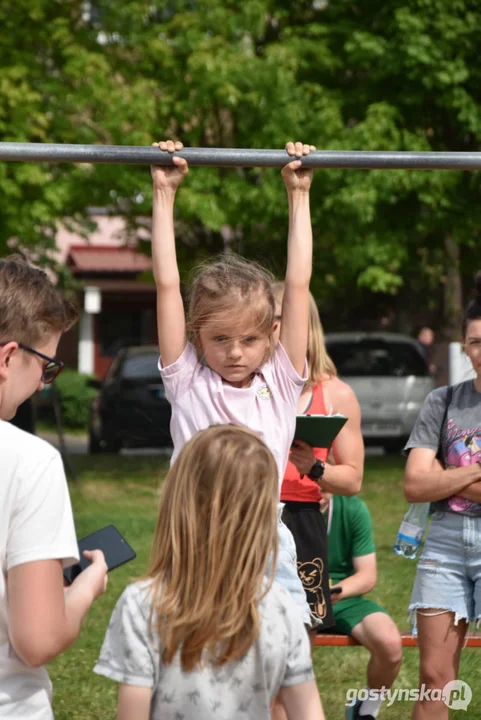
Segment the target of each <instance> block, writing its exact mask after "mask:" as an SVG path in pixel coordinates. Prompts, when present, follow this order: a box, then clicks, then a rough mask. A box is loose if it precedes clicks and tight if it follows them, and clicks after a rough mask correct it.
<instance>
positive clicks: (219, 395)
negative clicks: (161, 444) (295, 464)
mask: <svg viewBox="0 0 481 720" xmlns="http://www.w3.org/2000/svg"><path fill="white" fill-rule="evenodd" d="M159 368H160V372H161V375H162V380H163V382H164V388H165V395H166V397H167V399H168V401H169V402H170V404H171V405H172V420H171V423H170V431H171V435H172V440H173V443H174V453H173V455H172V459H171V463H173V462H174V460H175V458H176V457H177V455H178V454H179V452H180V451H181V450H182V448H183V446H184V445H185V443H186V442H188V441H189V440H190V439H191V438H192V437H193V436H194V435H195V434H196V433H197V432H199V430H204V429H205V428H207V427H210V426H211V425H222V424H229V423H231V424H233V425H244V426H245V427H248V428H249V430H251V431H252V432H254V433H256V434H257V435H258V436H259V437H260V438H261V439H262V440H263V441H264V442H265V444H266V445H267V447H268V448H269V450H270V451H271V452H272V454H273V455H274V458H275V461H276V463H277V469H278V471H279V496H280V488H281V484H282V480H283V478H284V472H285V469H286V465H287V459H288V456H289V449H290V447H291V444H292V441H293V439H294V432H295V426H296V406H297V401H298V399H299V396H300V394H301V393H302V390H303V388H304V384H305V382H306V380H307V363H306V366H305V368H304V374H305V375H306V377H303V378H301V377H300V376H299V375H298V374H297V372H296V371H295V369H294V367H293V365H292V363H291V361H290V359H289V357H288V355H287V353H286V351H285V350H284V348H283V347H282V345H281V343H280V342H279V343H277V346H276V349H275V351H274V353H273V355H272V357H271V358H270V359H269V360H268V361H267V362H266V363H265V364H264V365H262V367H261V368H259V370H258V372H257V373H256V374H255V375H254V377H253V379H252V382H251V384H250V385H249V387H246V388H237V387H233V386H232V385H230V384H229V383H226V382H224V380H223V379H222V377H221V376H220V375H219V374H218V373H216V372H214V371H213V370H211V369H210V368H209V367H207V366H205V365H203V364H202V363H200V362H199V360H198V358H197V353H196V351H195V348H194V346H193V345H192V344H191V343H189V342H188V343H187V344H186V346H185V348H184V351H183V353H182V355H181V356H180V357H179V358H178V359H177V360H176V361H175V362H174V363H172V365H168V366H167V367H162V365H161V363H159Z"/></svg>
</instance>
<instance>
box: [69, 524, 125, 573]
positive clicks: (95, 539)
mask: <svg viewBox="0 0 481 720" xmlns="http://www.w3.org/2000/svg"><path fill="white" fill-rule="evenodd" d="M84 550H102V552H103V554H104V555H105V562H106V563H107V567H108V569H109V571H110V570H114V569H115V568H117V567H119V566H120V565H124V564H125V563H128V562H130V561H131V560H133V559H134V558H135V557H137V554H136V552H135V550H134V549H133V548H132V547H130V545H129V543H128V542H127V540H126V539H125V538H124V537H123V536H122V535H121V534H120V533H119V531H118V530H117V528H116V527H115V526H114V525H107V526H106V527H104V528H102V529H101V530H96V531H95V532H93V533H91V534H90V535H86V537H84V538H82V539H81V540H79V541H78V551H79V555H80V562H78V563H76V564H75V565H71V566H70V567H68V568H65V570H64V571H63V575H64V578H65V579H66V581H67V583H68V584H69V585H71V584H72V583H73V581H74V580H75V578H76V577H77V576H78V575H80V573H81V572H82V570H85V568H86V567H88V566H89V565H90V564H91V563H90V561H89V560H87V558H85V557H84V556H83V554H82V553H83V551H84Z"/></svg>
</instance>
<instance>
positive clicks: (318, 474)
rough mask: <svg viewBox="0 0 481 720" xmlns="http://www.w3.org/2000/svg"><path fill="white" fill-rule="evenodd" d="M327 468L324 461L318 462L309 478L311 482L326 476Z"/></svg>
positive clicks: (312, 468)
mask: <svg viewBox="0 0 481 720" xmlns="http://www.w3.org/2000/svg"><path fill="white" fill-rule="evenodd" d="M325 468H326V464H325V463H324V462H323V461H322V460H316V462H315V463H314V465H313V466H312V467H311V471H310V472H309V473H308V475H307V477H308V478H310V479H311V480H320V479H321V478H322V476H323V475H324V470H325Z"/></svg>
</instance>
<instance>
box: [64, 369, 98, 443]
mask: <svg viewBox="0 0 481 720" xmlns="http://www.w3.org/2000/svg"><path fill="white" fill-rule="evenodd" d="M91 377H92V376H91V375H81V374H80V373H79V372H77V370H70V369H69V368H66V369H65V370H64V371H63V372H62V373H60V375H59V376H58V378H57V379H56V380H55V387H56V389H57V394H58V398H59V403H60V409H61V412H62V423H63V425H64V427H65V428H66V429H68V428H72V429H73V428H75V429H77V428H85V429H87V426H88V421H89V414H90V404H91V402H92V399H93V398H94V396H95V394H96V392H97V391H96V390H95V389H94V388H91V387H89V386H88V385H87V382H88V381H89V379H90V378H91Z"/></svg>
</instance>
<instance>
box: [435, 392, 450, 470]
mask: <svg viewBox="0 0 481 720" xmlns="http://www.w3.org/2000/svg"><path fill="white" fill-rule="evenodd" d="M452 399H453V386H452V385H448V391H447V393H446V405H445V406H444V414H443V421H442V423H441V429H440V431H439V449H438V454H437V458H438V460H439V461H440V462H441V463H442V466H443V467H445V465H446V463H445V457H444V448H443V433H444V427H445V425H446V421H447V419H448V411H449V406H450V405H451V401H452Z"/></svg>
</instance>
